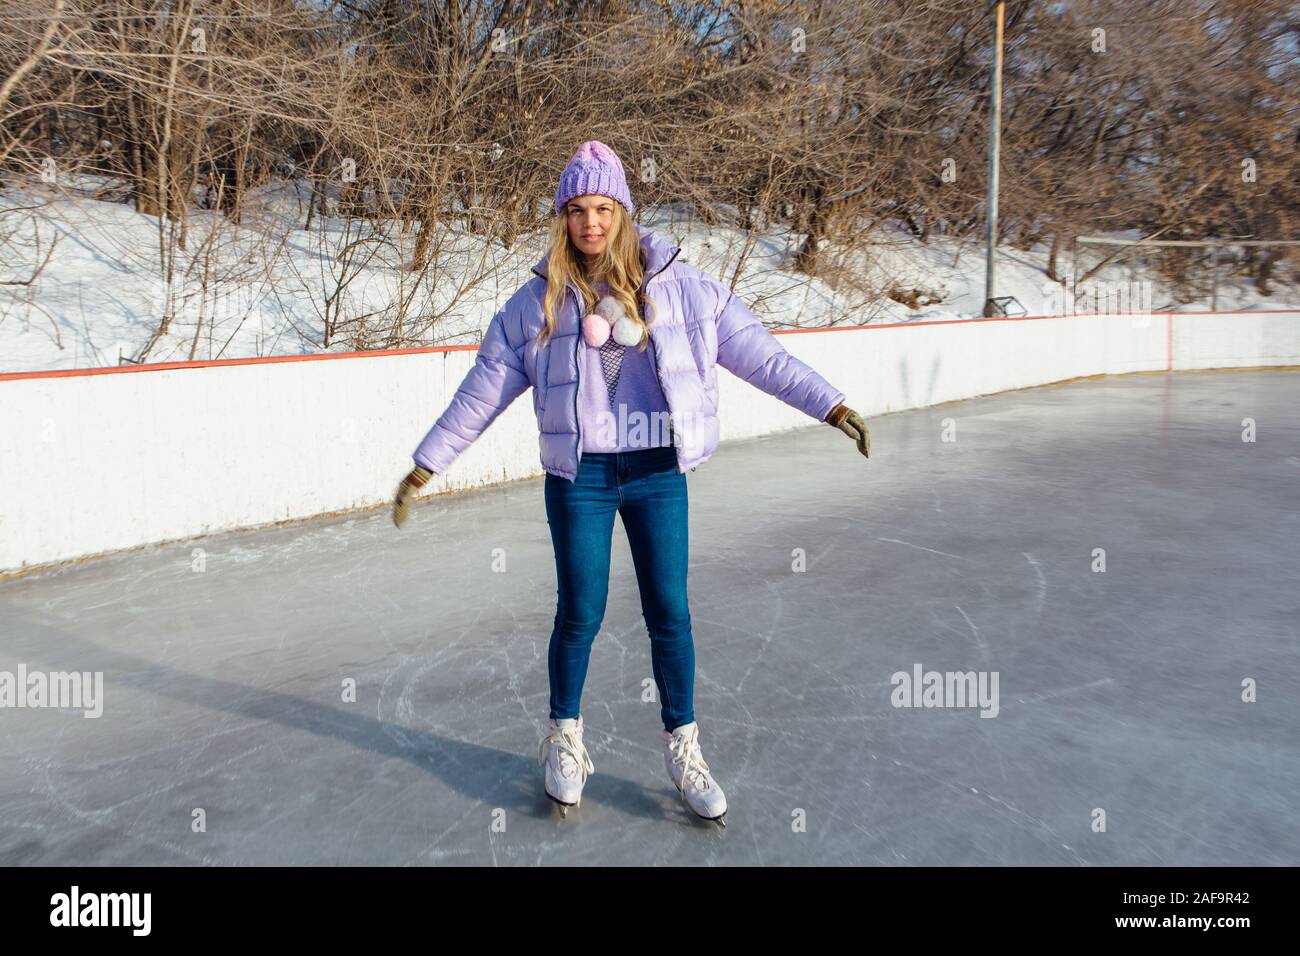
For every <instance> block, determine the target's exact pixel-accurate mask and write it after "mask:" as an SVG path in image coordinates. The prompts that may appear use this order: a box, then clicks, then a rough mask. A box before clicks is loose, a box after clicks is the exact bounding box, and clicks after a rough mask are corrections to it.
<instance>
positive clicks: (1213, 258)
mask: <svg viewBox="0 0 1300 956" xmlns="http://www.w3.org/2000/svg"><path fill="white" fill-rule="evenodd" d="M1210 276H1211V279H1210V311H1211V312H1218V311H1219V247H1218V246H1211V247H1210Z"/></svg>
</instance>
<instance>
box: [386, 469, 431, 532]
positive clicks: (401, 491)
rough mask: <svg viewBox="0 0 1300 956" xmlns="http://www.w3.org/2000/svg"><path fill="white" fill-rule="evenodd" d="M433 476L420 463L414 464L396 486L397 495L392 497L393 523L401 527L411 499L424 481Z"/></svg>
mask: <svg viewBox="0 0 1300 956" xmlns="http://www.w3.org/2000/svg"><path fill="white" fill-rule="evenodd" d="M432 477H433V472H431V471H430V470H429V469H428V468H425V467H423V466H422V465H416V466H415V468H414V469H412V471H411V473H410V474H409V475H407V476H406V477H405V478H403V479H402V483H401V484H400V485H398V486H397V495H396V497H395V498H394V499H393V524H395V525H397V527H399V528H400V527H401V526H402V523H403V522H404V521H406V516H407V514H409V513H410V507H411V499H412V498H414V497H415V496H416V494H418V493H419V491H420V489H421V488H423V487H424V485H425V482H427V481H428V480H429V479H430V478H432Z"/></svg>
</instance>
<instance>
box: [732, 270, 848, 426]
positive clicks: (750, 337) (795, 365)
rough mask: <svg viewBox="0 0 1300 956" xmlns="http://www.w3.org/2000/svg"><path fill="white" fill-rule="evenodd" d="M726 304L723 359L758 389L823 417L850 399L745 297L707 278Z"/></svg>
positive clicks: (809, 413)
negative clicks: (794, 350)
mask: <svg viewBox="0 0 1300 956" xmlns="http://www.w3.org/2000/svg"><path fill="white" fill-rule="evenodd" d="M707 282H708V284H709V285H710V287H712V288H713V289H714V291H715V292H716V293H717V294H718V301H719V302H720V303H721V305H720V307H719V309H718V313H717V316H716V318H715V319H714V323H715V325H716V326H717V330H718V364H719V365H721V366H722V367H723V368H725V369H726V370H727V371H728V372H731V373H732V374H733V375H735V376H737V377H738V378H742V379H744V380H745V381H746V382H748V383H749V384H750V385H753V386H754V387H755V388H758V389H761V390H762V391H764V392H767V394H769V395H771V396H773V397H774V398H779V399H780V400H781V401H783V402H785V403H786V404H787V405H790V406H793V407H794V408H797V409H799V410H800V411H802V412H803V413H805V414H806V415H810V416H811V417H813V418H815V419H817V421H819V422H822V421H825V420H826V416H827V415H829V414H830V412H831V410H832V409H833V408H835V406H836V405H839V404H840V403H841V402H843V401H844V393H843V392H841V391H840V390H839V389H837V388H835V387H834V386H833V385H831V384H830V383H829V382H828V381H826V379H824V378H822V377H821V376H820V375H818V374H817V372H815V371H814V370H813V369H812V368H811V367H810V366H809V365H807V364H806V363H804V362H801V361H800V360H799V359H797V358H795V357H794V356H793V355H791V354H790V353H789V352H787V351H786V350H785V347H784V346H783V345H781V342H780V340H779V339H777V337H776V336H775V335H773V334H772V333H771V331H769V330H768V329H767V327H766V326H764V325H763V323H762V322H760V321H759V319H758V316H756V315H754V313H753V312H751V311H750V310H749V308H748V307H747V306H746V305H745V303H744V302H742V301H741V300H740V298H739V297H738V296H737V295H736V294H735V293H734V292H732V291H731V290H730V289H728V288H727V287H726V286H724V285H723V284H722V283H721V282H718V281H717V280H716V279H708V280H707Z"/></svg>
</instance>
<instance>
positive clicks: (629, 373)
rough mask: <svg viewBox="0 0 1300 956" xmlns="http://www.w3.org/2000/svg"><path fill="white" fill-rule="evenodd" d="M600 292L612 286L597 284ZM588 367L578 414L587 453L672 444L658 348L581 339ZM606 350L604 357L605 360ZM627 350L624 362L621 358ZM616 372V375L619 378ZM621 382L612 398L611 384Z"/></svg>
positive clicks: (584, 367) (583, 443)
mask: <svg viewBox="0 0 1300 956" xmlns="http://www.w3.org/2000/svg"><path fill="white" fill-rule="evenodd" d="M595 288H596V291H597V293H599V294H600V295H601V296H605V295H608V294H609V287H608V286H607V285H605V284H604V283H603V282H601V283H597V284H596V286H595ZM581 348H582V356H583V365H582V373H581V388H580V389H579V392H578V416H579V419H580V420H581V426H582V450H583V452H584V453H585V452H605V453H608V452H616V451H635V450H638V449H642V448H655V447H659V446H663V445H671V444H672V430H671V428H670V422H669V417H668V402H667V401H666V400H665V399H664V393H663V390H662V389H661V388H660V385H659V376H658V374H657V373H656V372H655V366H654V346H653V345H651V344H647V345H646V348H645V351H644V352H642V351H638V349H637V347H636V346H630V347H624V346H621V345H618V344H617V343H615V342H614V340H613V338H612V337H611V338H610V340H609V342H608V343H607V344H606V345H605V347H604V349H594V348H592V347H591V346H589V345H587V343H586V341H585V340H584V341H583V343H582V346H581ZM602 353H603V361H602ZM618 353H622V362H621V364H619V362H618V358H617V356H618ZM615 370H617V371H616V374H617V378H615ZM611 380H613V381H615V382H616V385H615V388H614V396H613V401H612V402H611V401H610V394H609V393H610V389H609V383H610V382H611Z"/></svg>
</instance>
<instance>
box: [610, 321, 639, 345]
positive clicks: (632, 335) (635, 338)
mask: <svg viewBox="0 0 1300 956" xmlns="http://www.w3.org/2000/svg"><path fill="white" fill-rule="evenodd" d="M614 341H615V342H617V343H618V344H619V345H637V344H639V343H640V341H641V326H639V325H637V324H636V322H634V321H632V320H631V319H629V318H628V317H627V316H626V315H625V316H623V317H622V318H621V319H619V320H618V321H617V322H615V323H614Z"/></svg>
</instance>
